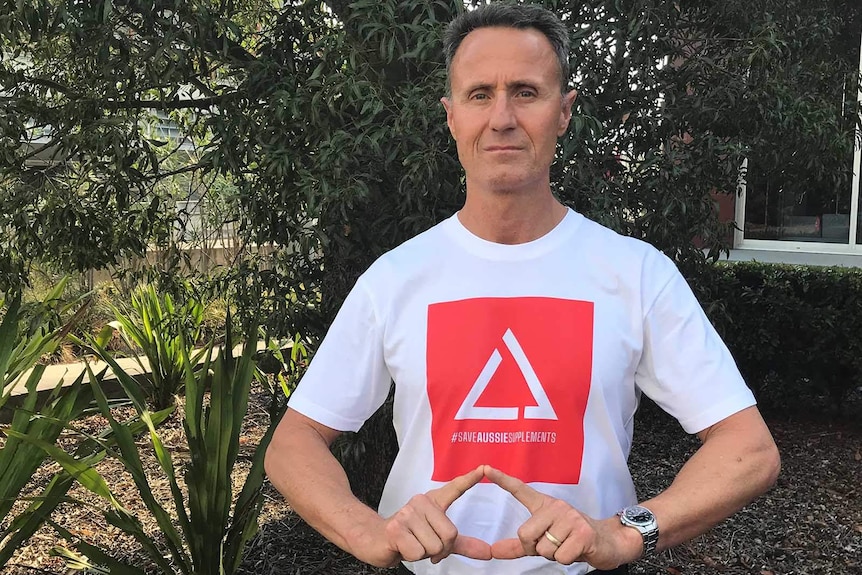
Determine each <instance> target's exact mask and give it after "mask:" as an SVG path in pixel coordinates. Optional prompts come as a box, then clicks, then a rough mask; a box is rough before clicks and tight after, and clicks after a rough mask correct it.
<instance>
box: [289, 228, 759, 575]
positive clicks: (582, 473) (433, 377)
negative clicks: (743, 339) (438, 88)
mask: <svg viewBox="0 0 862 575" xmlns="http://www.w3.org/2000/svg"><path fill="white" fill-rule="evenodd" d="M390 380H394V382H395V404H394V426H395V431H396V434H397V436H398V443H399V446H400V451H399V454H398V456H397V458H396V460H395V463H394V466H393V468H392V472H391V474H390V476H389V478H388V480H387V483H386V487H385V489H384V492H383V497H382V500H381V503H380V513H381V514H382V515H383V516H389V515H391V514H392V513H394V512H395V511H396V510H397V509H399V508H400V507H401V506H403V505H404V504H405V503H406V502H407V501H408V500H409V499H410V497H412V496H413V495H415V494H417V493H424V492H426V491H428V490H430V489H433V488H435V487H439V486H440V485H442V484H443V483H445V482H447V481H449V480H451V479H452V478H454V477H456V476H458V475H461V474H463V473H466V472H468V471H470V470H472V469H475V468H476V467H477V466H478V465H480V464H490V465H492V466H494V467H496V468H498V469H501V470H502V471H504V472H506V473H508V474H510V475H513V476H515V477H518V478H520V479H521V480H522V481H525V482H527V483H530V484H531V485H532V486H533V487H534V488H535V489H537V490H539V491H542V492H544V493H547V494H548V495H551V496H553V497H557V498H560V499H564V500H566V501H568V502H569V503H570V504H571V505H573V506H574V507H575V508H577V509H579V510H580V511H582V512H584V513H586V514H587V515H589V516H591V517H594V518H599V519H601V518H606V517H610V516H612V515H613V514H614V513H616V512H617V511H618V510H619V509H621V508H622V507H624V506H626V505H629V504H632V503H635V502H636V497H635V489H634V485H633V483H632V478H631V475H630V474H629V470H628V466H627V463H626V462H627V459H628V455H629V450H630V448H631V443H632V429H633V417H634V413H635V410H636V408H637V405H638V401H639V398H640V393H641V392H643V393H645V394H647V395H648V396H649V397H650V398H652V399H653V400H654V401H656V402H657V403H658V404H659V405H660V406H661V407H662V408H663V409H665V410H666V411H667V412H668V413H670V414H671V415H673V416H674V417H676V418H677V419H678V420H679V422H680V424H681V425H682V426H683V428H684V429H685V430H686V431H687V432H689V433H695V432H698V431H701V430H703V429H705V428H707V427H709V426H710V425H712V424H714V423H717V422H718V421H720V420H722V419H724V418H726V417H728V416H730V415H732V414H734V413H736V412H737V411H740V410H741V409H744V408H746V407H749V406H751V405H753V404H754V397H753V395H752V394H751V392H750V390H749V389H748V388H747V387H746V385H745V383H744V382H743V380H742V378H741V376H740V374H739V371H738V370H737V368H736V365H735V363H734V361H733V359H732V358H731V356H730V353H729V352H728V350H727V348H726V347H725V345H724V344H723V343H722V341H721V340H720V338H719V337H718V335H717V334H716V333H715V331H714V329H713V328H712V326H711V324H710V323H709V321H708V320H707V318H706V316H705V315H704V313H703V311H702V310H701V307H700V305H699V304H698V302H697V300H696V299H695V297H694V295H693V294H692V293H691V290H690V289H689V287H688V285H687V284H686V282H685V280H684V279H683V278H682V276H681V275H680V274H679V272H678V271H677V269H676V267H675V266H674V264H673V263H672V262H671V261H670V260H669V259H668V258H667V257H665V256H664V255H663V254H662V253H661V252H659V251H658V250H656V249H654V248H653V247H651V246H650V245H648V244H646V243H644V242H641V241H639V240H635V239H632V238H627V237H624V236H620V235H618V234H616V233H615V232H613V231H611V230H608V229H606V228H604V227H602V226H600V225H598V224H596V223H594V222H592V221H590V220H588V219H586V218H584V217H583V216H581V215H580V214H578V213H576V212H574V211H569V212H568V214H567V215H566V216H565V218H564V219H563V221H562V222H561V223H560V224H558V225H557V226H556V227H555V228H554V229H553V230H551V231H550V232H549V233H548V234H546V235H545V236H543V237H541V238H539V239H537V240H535V241H532V242H528V243H525V244H517V245H502V244H495V243H492V242H488V241H485V240H482V239H480V238H478V237H476V236H474V235H473V234H472V233H470V232H469V231H468V230H467V229H465V228H464V227H463V226H462V225H461V223H460V221H459V220H458V218H457V215H455V216H452V217H451V218H449V219H448V220H446V221H443V222H441V223H440V224H438V225H437V226H435V227H433V228H431V229H430V230H428V231H426V232H424V233H422V234H420V235H418V236H416V237H415V238H413V239H411V240H409V241H407V242H405V243H404V244H402V245H401V246H399V247H398V248H396V249H394V250H392V251H390V252H388V253H387V254H385V255H383V256H382V257H381V258H379V259H378V260H377V261H376V262H375V263H374V264H373V265H372V266H371V267H370V268H369V269H368V270H367V271H366V272H365V273H364V274H363V275H362V276H361V277H360V278H359V280H358V281H357V283H356V286H355V287H354V288H353V290H352V291H351V293H350V294H349V295H348V297H347V299H346V301H345V302H344V305H343V307H342V308H341V310H340V311H339V313H338V315H337V317H336V319H335V321H334V322H333V324H332V326H331V328H330V330H329V332H328V333H327V335H326V338H325V339H324V341H323V342H322V344H321V346H320V348H319V350H318V352H317V354H316V355H315V357H314V360H313V361H312V363H311V365H310V367H309V369H308V371H307V373H306V374H305V377H304V378H303V379H302V382H301V383H300V385H299V386H298V388H297V389H296V391H295V392H294V393H293V395H292V397H291V399H290V407H291V408H293V409H295V410H297V411H299V412H301V413H303V414H304V415H306V416H308V417H310V418H312V419H314V420H316V421H318V422H320V423H322V424H324V425H326V426H329V427H331V428H334V429H338V430H342V431H356V430H358V429H359V428H360V427H361V426H362V424H363V423H364V422H365V420H366V419H368V418H369V417H370V416H371V415H372V414H373V413H374V411H375V410H376V409H377V408H378V407H379V406H380V405H381V404H382V402H383V401H384V400H385V398H386V396H387V393H388V391H389V386H390ZM448 516H449V517H450V519H451V520H452V521H453V522H454V524H455V525H456V526H457V527H458V530H459V532H460V533H462V534H465V535H471V536H474V537H478V538H480V539H482V540H484V541H487V542H489V543H493V542H494V541H497V540H500V539H504V538H510V537H517V535H516V533H517V529H518V527H519V526H520V525H521V524H522V523H523V522H524V521H526V520H527V519H528V518H529V513H528V512H527V510H526V509H525V508H524V507H523V506H522V505H521V504H520V503H519V502H518V501H516V500H515V499H514V497H512V496H511V495H510V494H509V493H507V492H505V491H503V490H502V489H500V488H499V487H497V486H496V485H493V484H490V483H487V482H485V483H480V484H478V485H476V486H475V487H473V488H472V489H471V490H469V491H468V492H467V493H466V494H464V495H463V496H462V497H461V498H460V499H458V500H457V501H456V502H455V503H454V504H453V505H452V507H450V509H449V511H448ZM409 567H410V569H411V570H412V571H414V572H415V573H417V574H418V575H432V574H434V575H437V574H444V573H445V574H446V575H471V574H494V575H508V574H511V575H515V574H517V575H523V574H537V575H538V574H546V573H547V574H551V573H568V574H570V575H574V574H581V573H586V572H587V571H588V570H589V567H588V566H587V565H585V564H575V565H571V566H569V567H565V566H562V565H560V564H558V563H553V562H549V561H548V560H546V559H544V558H542V557H530V558H524V559H518V560H514V561H498V560H494V561H491V562H484V561H475V560H471V559H466V558H463V557H459V556H451V557H449V558H447V559H445V560H444V561H442V562H441V563H439V564H437V565H432V564H431V563H430V561H428V560H425V561H421V562H417V563H413V564H411V565H409Z"/></svg>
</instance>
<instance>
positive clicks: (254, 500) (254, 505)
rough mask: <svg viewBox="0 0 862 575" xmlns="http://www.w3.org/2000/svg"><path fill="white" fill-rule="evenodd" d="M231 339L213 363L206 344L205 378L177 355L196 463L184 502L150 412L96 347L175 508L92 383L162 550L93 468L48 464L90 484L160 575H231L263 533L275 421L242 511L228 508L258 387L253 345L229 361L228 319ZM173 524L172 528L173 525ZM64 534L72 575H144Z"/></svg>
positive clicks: (241, 498) (258, 454)
mask: <svg viewBox="0 0 862 575" xmlns="http://www.w3.org/2000/svg"><path fill="white" fill-rule="evenodd" d="M225 331H226V336H225V345H224V347H222V348H221V349H220V350H219V351H218V353H217V354H216V355H215V357H213V353H212V352H213V349H212V348H213V346H212V344H210V346H208V348H207V349H206V352H207V353H205V354H204V359H203V365H202V369H196V365H195V362H194V361H193V360H192V359H191V358H190V357H189V354H188V351H187V348H186V347H185V346H181V347H180V356H181V366H182V368H183V374H184V386H185V395H186V404H185V414H184V419H183V426H184V428H185V432H186V439H187V441H188V449H189V453H190V454H191V460H190V461H189V462H188V463H187V464H186V465H185V475H184V479H185V485H186V486H187V488H188V496H187V497H186V496H184V495H183V492H182V490H181V488H180V480H179V479H178V478H177V474H176V469H175V465H174V461H173V460H172V457H171V455H170V453H169V452H168V451H167V450H166V449H165V447H164V445H163V443H162V441H161V439H160V437H159V435H158V433H157V432H156V429H155V425H153V424H152V423H151V417H150V412H149V410H148V407H147V403H146V401H145V398H144V396H143V394H142V393H141V391H140V388H139V387H138V385H137V384H136V383H135V381H134V380H133V379H132V377H131V376H130V375H129V374H127V373H126V372H125V371H123V369H122V368H121V367H120V365H119V364H118V363H117V362H116V360H114V359H113V358H112V357H111V356H110V355H109V354H107V353H104V351H103V350H101V349H100V346H99V344H98V342H93V346H94V347H95V348H96V349H97V351H99V353H100V355H101V356H102V357H103V359H105V361H107V363H108V364H109V365H110V367H111V368H112V369H113V371H114V373H115V374H116V375H117V377H118V379H119V382H120V384H121V385H122V387H123V388H124V390H125V391H126V393H127V394H128V396H129V398H130V399H131V401H132V403H133V404H134V406H135V408H136V410H137V412H138V413H139V415H140V418H141V420H142V421H143V422H144V423H145V424H146V425H147V426H148V429H149V438H150V446H151V448H152V450H153V453H154V455H155V457H156V459H157V461H158V463H159V466H160V467H161V469H162V472H163V473H164V475H165V477H166V478H167V480H168V482H169V484H170V491H171V495H172V497H171V501H169V502H162V501H158V500H157V499H156V498H155V496H154V495H153V493H152V490H151V488H150V485H149V482H148V481H147V477H146V475H145V474H144V469H143V465H142V463H141V455H140V452H139V447H138V446H137V445H136V444H135V442H134V440H133V438H132V436H131V434H130V433H129V431H128V430H126V429H124V428H123V426H121V425H119V424H118V423H117V422H116V421H115V420H114V418H113V416H112V414H111V411H110V409H109V405H108V403H107V398H106V397H105V394H104V392H103V391H102V389H101V386H100V385H99V383H98V380H95V381H94V385H93V391H94V393H95V397H96V401H97V403H98V404H99V406H100V409H101V411H102V414H103V415H104V416H105V417H106V418H107V419H108V421H109V423H110V425H111V428H112V429H113V431H114V434H115V437H116V441H117V452H116V453H114V454H113V455H115V456H116V457H117V458H118V460H119V461H121V462H122V464H123V465H124V466H125V468H126V470H127V471H128V472H129V474H130V475H131V477H132V479H133V480H134V483H135V486H136V488H137V492H138V494H139V496H140V497H141V499H142V501H143V503H144V505H145V507H146V509H147V510H148V512H149V513H150V514H151V515H152V516H153V518H154V519H155V521H156V523H157V524H158V526H159V530H160V534H159V535H158V537H159V539H158V540H157V539H156V538H155V537H154V536H150V535H148V534H146V533H145V532H144V531H143V529H142V528H141V523H140V521H139V520H138V519H137V518H136V517H135V516H133V515H131V514H130V513H129V512H128V511H127V510H126V509H125V508H124V507H123V505H122V504H121V503H120V500H119V498H118V497H117V496H116V495H115V494H114V493H113V491H112V490H111V488H110V486H108V484H107V483H106V482H105V481H104V479H102V478H101V476H99V474H98V472H97V471H96V470H95V469H94V468H92V467H90V468H88V469H87V470H86V472H84V471H82V470H81V469H80V468H78V467H75V466H74V465H73V462H72V461H71V459H70V458H64V457H63V456H62V455H61V454H58V453H54V452H52V457H55V459H56V460H57V461H58V462H59V463H60V464H61V465H63V467H64V468H65V469H66V471H67V472H68V473H71V474H75V473H77V474H78V475H79V476H80V477H84V478H85V479H86V481H85V482H84V481H82V485H84V487H86V488H87V489H89V490H91V491H92V492H93V493H95V494H97V495H99V496H100V497H102V498H103V499H104V500H105V501H106V502H107V503H108V506H109V509H108V510H106V511H105V512H104V514H105V517H106V519H107V521H108V522H109V523H111V524H112V525H115V526H116V527H118V528H120V529H121V530H122V531H124V532H126V533H129V534H131V535H132V536H134V537H135V539H136V540H137V541H138V542H139V543H140V545H141V547H142V548H143V550H144V551H145V552H146V553H147V554H148V556H149V557H150V559H151V560H152V561H153V563H154V564H155V565H157V566H158V568H159V569H160V570H161V571H162V572H164V573H182V574H184V575H230V574H232V573H235V572H236V570H237V569H238V567H239V564H240V560H241V558H242V551H243V548H244V547H245V544H246V543H247V542H248V540H249V539H250V538H251V537H252V536H253V535H254V534H255V533H256V532H257V518H258V515H259V513H260V507H261V504H262V500H261V489H262V486H263V481H264V469H263V456H264V453H265V451H266V447H267V445H268V444H269V441H270V439H271V437H272V433H273V431H274V429H275V424H276V423H277V418H275V419H274V421H273V423H272V425H271V426H270V429H269V430H268V431H267V433H266V434H265V436H264V438H263V439H262V441H261V442H260V444H259V445H258V447H257V449H256V451H255V453H254V455H253V457H252V465H251V469H250V471H249V474H248V476H247V477H246V480H245V483H244V484H243V486H242V489H241V491H240V493H239V495H238V497H237V499H236V502H235V503H234V504H233V505H231V501H232V498H233V484H232V479H231V475H232V471H233V468H234V466H235V464H236V461H237V456H238V453H239V438H240V431H241V427H242V422H243V418H244V417H245V414H246V411H247V408H248V398H249V391H250V385H251V381H252V378H253V377H254V371H255V364H254V360H253V357H254V352H255V349H256V337H252V338H251V339H250V340H249V341H247V342H246V343H245V345H244V348H243V351H242V354H241V356H240V357H238V358H237V357H234V356H233V352H232V349H233V337H232V334H231V327H230V318H228V321H227V322H226V327H225ZM249 333H251V334H253V335H254V336H256V335H257V332H256V330H250V331H249ZM207 392H208V393H207ZM168 509H170V511H169V510H168ZM172 515H173V516H174V517H175V518H176V519H175V520H172V519H171V517H172ZM59 532H60V533H61V534H62V535H64V536H66V538H67V539H68V540H69V542H70V544H71V545H72V547H74V548H75V549H76V550H77V552H78V553H74V552H73V551H71V550H69V549H66V550H64V551H62V553H63V554H64V555H65V556H67V557H74V558H75V559H74V563H70V564H69V566H70V567H75V566H78V567H80V566H82V565H87V564H95V565H102V566H103V567H107V568H109V569H110V570H111V572H112V573H124V574H125V573H128V574H132V575H142V574H143V570H142V569H140V568H139V567H137V566H133V565H125V564H123V563H121V562H119V561H118V560H116V559H114V558H112V557H110V556H109V554H108V553H107V552H106V551H105V550H102V549H98V548H96V547H94V546H92V545H90V544H88V543H86V542H82V541H77V540H75V539H74V538H73V537H72V536H71V534H69V533H68V532H65V531H63V530H60V531H59ZM164 547H166V548H167V549H168V554H169V556H168V557H165V556H164V555H163V553H162V551H161V549H163V548H164ZM58 552H61V551H59V550H58ZM79 554H80V555H79Z"/></svg>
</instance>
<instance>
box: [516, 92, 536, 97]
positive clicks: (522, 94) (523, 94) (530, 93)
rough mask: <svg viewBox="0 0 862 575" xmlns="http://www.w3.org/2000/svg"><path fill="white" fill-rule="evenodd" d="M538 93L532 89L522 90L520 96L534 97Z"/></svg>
mask: <svg viewBox="0 0 862 575" xmlns="http://www.w3.org/2000/svg"><path fill="white" fill-rule="evenodd" d="M535 95H536V93H535V92H534V91H532V90H521V91H520V92H518V97H519V98H532V97H534V96H535Z"/></svg>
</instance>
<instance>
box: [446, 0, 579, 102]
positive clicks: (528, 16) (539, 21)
mask: <svg viewBox="0 0 862 575" xmlns="http://www.w3.org/2000/svg"><path fill="white" fill-rule="evenodd" d="M491 27H501V28H515V29H518V30H525V29H529V28H532V29H534V30H537V31H539V32H541V33H542V34H543V35H544V36H545V38H547V39H548V42H550V44H551V48H552V49H553V51H554V54H555V55H556V57H557V62H558V63H559V66H560V91H561V92H563V93H565V91H566V86H567V85H568V81H569V80H568V79H569V32H568V30H567V29H566V27H565V26H564V25H563V23H562V22H560V19H559V18H557V16H556V15H555V14H554V13H553V12H550V11H548V10H547V9H545V8H543V7H541V6H538V5H535V4H487V5H484V6H480V7H479V8H476V9H475V10H469V11H467V12H464V13H463V14H461V15H460V16H458V17H457V18H455V19H454V20H452V22H450V23H449V25H448V26H447V27H446V31H445V32H444V34H443V53H444V55H445V56H446V77H447V88H448V89H451V82H452V61H453V60H454V59H455V53H456V52H457V51H458V48H459V47H460V46H461V42H462V41H463V40H464V38H466V37H467V35H468V34H469V33H470V32H472V31H474V30H477V29H479V28H491Z"/></svg>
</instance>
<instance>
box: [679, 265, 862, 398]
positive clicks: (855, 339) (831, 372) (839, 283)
mask: <svg viewBox="0 0 862 575" xmlns="http://www.w3.org/2000/svg"><path fill="white" fill-rule="evenodd" d="M690 281H691V283H692V287H693V288H694V290H695V292H696V293H697V294H698V297H699V298H700V300H701V303H702V304H703V305H704V308H705V310H706V312H707V315H709V317H710V319H711V320H712V322H713V324H714V325H715V326H716V329H717V330H718V332H719V333H720V334H721V335H722V337H723V338H724V340H725V342H726V343H727V346H728V347H729V348H730V350H731V352H732V353H733V355H734V357H735V358H736V361H737V364H738V365H739V368H740V371H742V374H743V375H744V376H745V378H746V380H747V381H748V383H749V385H751V387H752V389H754V391H755V393H756V394H757V395H758V398H759V399H760V401H761V402H762V403H765V404H766V405H790V404H793V403H796V404H797V405H803V402H804V404H805V405H806V406H808V407H810V406H811V400H812V399H826V401H827V402H828V403H829V404H830V406H831V407H842V405H843V404H844V403H845V400H846V399H847V398H848V397H849V396H850V394H851V393H853V392H854V390H856V388H857V387H858V386H859V385H860V374H862V270H859V269H853V268H827V267H817V266H791V265H777V264H761V263H756V262H746V263H742V262H740V263H732V264H717V265H709V266H704V267H703V268H701V269H700V270H698V271H697V272H695V273H693V274H691V275H690Z"/></svg>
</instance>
